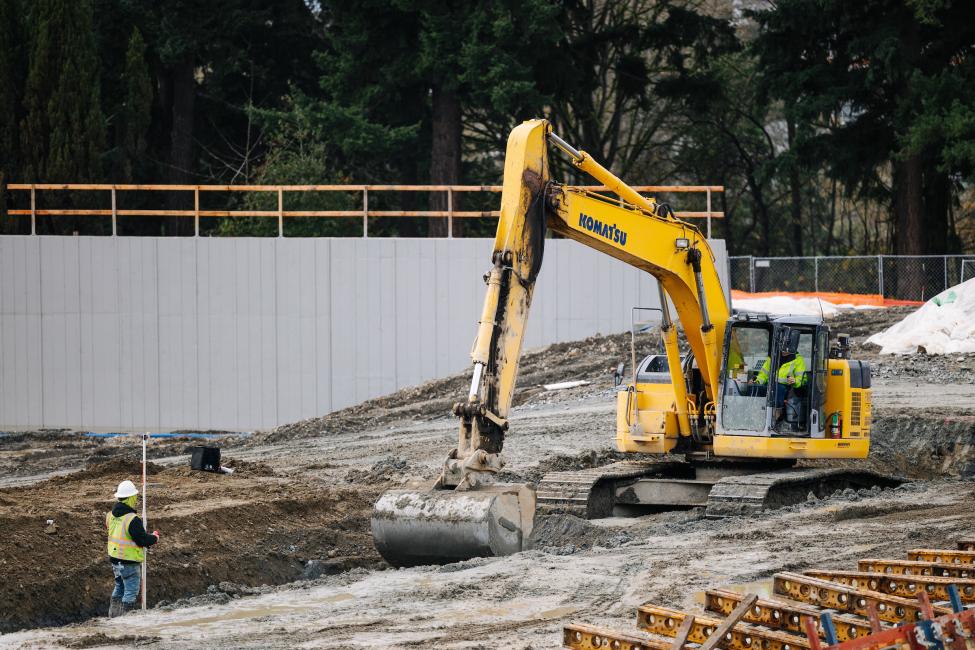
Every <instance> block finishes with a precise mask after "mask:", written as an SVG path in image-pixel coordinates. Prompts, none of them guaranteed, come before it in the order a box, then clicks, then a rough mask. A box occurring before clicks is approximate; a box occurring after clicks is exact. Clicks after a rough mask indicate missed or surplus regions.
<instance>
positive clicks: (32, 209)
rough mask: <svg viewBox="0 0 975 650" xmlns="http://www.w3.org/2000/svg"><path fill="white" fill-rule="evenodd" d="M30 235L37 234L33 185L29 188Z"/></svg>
mask: <svg viewBox="0 0 975 650" xmlns="http://www.w3.org/2000/svg"><path fill="white" fill-rule="evenodd" d="M30 234H32V235H36V234H37V197H36V195H35V190H34V184H33V183H31V186H30Z"/></svg>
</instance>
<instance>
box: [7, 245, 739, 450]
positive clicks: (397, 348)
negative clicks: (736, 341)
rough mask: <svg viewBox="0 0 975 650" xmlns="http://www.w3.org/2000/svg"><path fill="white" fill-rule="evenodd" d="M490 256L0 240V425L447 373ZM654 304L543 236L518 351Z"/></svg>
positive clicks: (193, 410)
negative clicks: (539, 266)
mask: <svg viewBox="0 0 975 650" xmlns="http://www.w3.org/2000/svg"><path fill="white" fill-rule="evenodd" d="M491 246H492V241H491V240H487V239H453V240H446V239H290V238H287V239H270V238H269V239H260V238H253V239H251V238H240V239H237V238H200V239H195V238H194V239H190V238H128V237H117V238H112V237H30V236H8V237H0V430H11V429H22V428H39V427H70V428H78V429H88V430H140V431H141V430H153V431H160V430H173V429H228V430H252V429H261V428H269V427H273V426H275V425H278V424H283V423H286V422H293V421H295V420H299V419H302V418H307V417H312V416H316V415H322V414H324V413H327V412H329V411H332V410H335V409H339V408H342V407H345V406H349V405H351V404H355V403H357V402H359V401H362V400H364V399H368V398H370V397H376V396H378V395H382V394H385V393H389V392H392V391H395V390H397V389H398V388H401V387H404V386H408V385H412V384H415V383H418V382H421V381H424V380H426V379H432V378H434V377H439V376H443V375H446V374H449V373H453V372H457V371H460V370H462V369H463V368H464V367H466V366H467V365H468V363H469V359H468V356H467V355H468V352H469V350H470V345H471V342H472V340H473V337H474V333H475V328H476V321H477V318H478V315H479V313H480V308H481V303H482V301H483V298H484V284H483V282H482V280H481V276H482V274H483V273H484V271H486V270H487V269H488V268H489V266H490V252H491ZM714 247H715V249H716V251H717V252H718V255H719V268H720V269H721V272H722V280H723V281H724V283H725V286H727V277H726V273H725V271H726V266H727V265H726V263H725V259H726V258H725V254H724V245H723V242H721V241H717V242H715V243H714ZM656 304H657V290H656V281H655V280H654V279H653V278H652V277H650V276H648V275H646V274H644V273H642V272H640V271H637V270H636V269H633V268H631V267H629V266H627V265H625V264H623V263H621V262H617V261H615V260H613V259H611V258H609V257H607V256H605V255H601V254H598V253H596V252H594V251H592V250H589V249H588V248H586V247H584V246H581V245H579V244H577V243H575V242H572V241H568V240H549V241H548V242H546V250H545V264H544V266H543V269H542V272H541V274H540V277H539V281H538V286H537V287H536V291H535V300H534V305H533V309H532V314H531V320H530V323H529V327H528V333H527V346H528V347H529V348H530V347H537V346H540V345H544V344H547V343H552V342H556V341H566V340H573V339H579V338H583V337H586V336H589V335H592V334H595V333H611V332H619V331H625V330H627V329H628V328H629V319H630V307H632V306H645V307H650V306H656Z"/></svg>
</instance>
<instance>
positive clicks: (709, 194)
mask: <svg viewBox="0 0 975 650" xmlns="http://www.w3.org/2000/svg"><path fill="white" fill-rule="evenodd" d="M708 239H711V188H710V187H708Z"/></svg>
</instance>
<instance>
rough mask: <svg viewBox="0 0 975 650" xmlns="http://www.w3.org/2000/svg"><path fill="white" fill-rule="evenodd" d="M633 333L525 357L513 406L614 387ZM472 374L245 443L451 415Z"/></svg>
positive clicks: (655, 343) (653, 343) (652, 343)
mask: <svg viewBox="0 0 975 650" xmlns="http://www.w3.org/2000/svg"><path fill="white" fill-rule="evenodd" d="M641 341H642V342H644V343H645V344H646V346H647V348H648V350H649V348H659V337H656V336H653V335H647V336H643V337H641ZM629 346H630V338H629V334H613V335H609V336H591V337H589V338H587V339H584V340H582V341H573V342H570V343H555V344H552V345H549V346H546V347H544V348H540V349H538V350H532V351H529V352H526V353H525V355H524V356H523V357H522V360H521V363H520V365H519V376H518V388H517V389H516V391H515V396H514V401H513V403H514V404H515V405H519V404H523V403H525V402H526V401H527V400H529V399H530V398H531V397H533V396H535V395H538V394H539V393H541V392H542V391H543V389H542V388H541V385H542V384H546V383H554V382H558V381H565V380H570V379H572V380H575V379H583V380H587V381H590V382H591V383H592V386H591V387H590V388H589V390H596V389H605V388H608V387H611V386H612V372H613V370H614V369H615V368H616V365H617V364H618V363H619V362H620V361H625V360H627V359H629V355H630V352H629V349H630V348H629ZM470 382H471V371H470V370H466V371H464V372H463V373H459V374H456V375H451V376H450V377H445V378H443V379H437V380H434V381H428V382H426V383H423V384H420V385H418V386H411V387H409V388H404V389H402V390H399V391H397V392H395V393H391V394H389V395H385V396H383V397H378V398H376V399H372V400H368V401H365V402H362V403H360V404H356V405H355V406H351V407H349V408H346V409H342V410H340V411H335V412H334V413H330V414H328V415H326V416H324V417H320V418H311V419H308V420H302V421H300V422H295V423H294V424H286V425H284V426H280V427H278V428H276V429H274V430H272V431H270V432H267V433H264V434H256V435H254V436H252V439H251V440H250V441H248V442H247V443H245V444H248V445H261V444H266V443H269V442H282V441H286V440H291V439H295V438H305V437H312V436H320V435H328V434H329V433H335V432H338V431H363V430H367V429H374V428H378V427H381V426H383V425H386V424H388V423H390V422H396V421H398V422H402V421H404V420H407V421H408V420H430V419H437V418H446V417H451V416H450V409H451V406H452V405H453V403H454V402H456V401H457V400H458V399H461V398H462V397H463V396H465V395H466V394H467V389H468V387H469V386H470Z"/></svg>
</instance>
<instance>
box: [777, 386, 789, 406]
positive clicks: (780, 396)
mask: <svg viewBox="0 0 975 650" xmlns="http://www.w3.org/2000/svg"><path fill="white" fill-rule="evenodd" d="M788 392H789V385H788V384H776V385H775V405H776V406H782V405H783V404H785V396H786V394H787V393H788Z"/></svg>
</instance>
